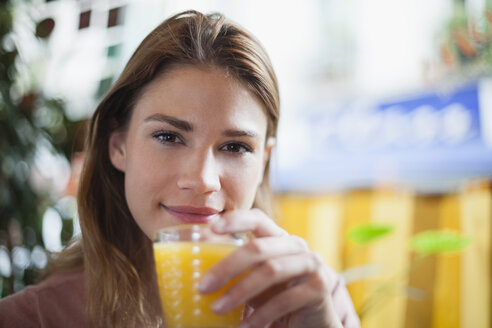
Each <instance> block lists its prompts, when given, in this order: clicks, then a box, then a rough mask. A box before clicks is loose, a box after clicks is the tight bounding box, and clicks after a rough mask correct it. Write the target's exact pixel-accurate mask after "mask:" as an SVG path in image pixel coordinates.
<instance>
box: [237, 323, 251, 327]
mask: <svg viewBox="0 0 492 328" xmlns="http://www.w3.org/2000/svg"><path fill="white" fill-rule="evenodd" d="M238 328H251V325H250V324H249V323H247V322H243V323H241V324H240V325H239V327H238Z"/></svg>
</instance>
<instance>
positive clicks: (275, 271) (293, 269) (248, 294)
mask: <svg viewBox="0 0 492 328" xmlns="http://www.w3.org/2000/svg"><path fill="white" fill-rule="evenodd" d="M321 265H322V263H320V262H319V259H318V258H317V257H316V256H315V255H314V254H313V253H299V254H295V255H288V256H281V257H274V258H271V259H269V260H266V261H263V262H262V263H260V264H258V265H257V266H255V267H254V268H252V269H251V271H250V272H249V273H248V275H247V276H245V277H244V278H242V279H241V280H239V281H238V282H237V283H236V284H235V285H233V286H232V287H231V288H230V289H229V290H228V291H227V292H226V293H225V294H224V295H223V296H222V297H221V298H219V299H218V300H216V302H214V304H213V306H212V308H213V310H214V311H216V312H217V313H219V314H223V313H226V312H228V311H229V310H232V309H234V308H236V307H237V306H239V305H241V304H244V303H246V302H247V301H249V300H252V299H254V298H255V297H256V296H257V295H262V297H263V298H265V299H267V298H271V297H272V296H273V295H274V293H275V294H276V293H278V292H279V291H275V290H273V291H272V294H270V295H265V294H264V292H265V291H267V290H268V289H269V288H270V287H272V285H273V286H275V285H278V284H280V283H282V282H286V281H291V280H293V279H294V278H299V277H302V276H305V275H310V274H312V273H314V272H315V271H317V270H318V269H319V268H320V266H321ZM287 286H288V285H287ZM284 288H285V287H284Z"/></svg>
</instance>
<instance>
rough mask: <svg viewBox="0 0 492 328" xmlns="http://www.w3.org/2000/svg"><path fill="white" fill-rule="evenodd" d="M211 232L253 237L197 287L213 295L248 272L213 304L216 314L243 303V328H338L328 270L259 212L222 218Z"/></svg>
mask: <svg viewBox="0 0 492 328" xmlns="http://www.w3.org/2000/svg"><path fill="white" fill-rule="evenodd" d="M212 229H213V230H215V231H216V232H218V233H234V232H246V231H251V232H252V233H253V234H254V236H255V237H256V238H255V239H252V240H251V241H250V242H249V243H248V244H246V245H245V246H243V247H241V248H239V249H238V250H236V251H235V252H234V254H233V255H231V256H228V257H227V258H226V259H224V260H223V261H221V262H220V263H218V264H217V265H215V266H214V267H212V268H211V269H210V270H209V271H208V272H207V273H206V275H205V276H204V277H203V278H202V280H201V281H200V284H199V289H200V291H201V292H203V293H211V292H214V291H217V290H218V289H220V288H221V287H223V286H224V285H226V284H227V283H228V282H229V281H231V280H232V279H233V278H234V277H237V276H238V275H240V274H242V273H244V272H245V271H247V270H248V272H247V273H246V275H245V276H244V277H243V278H242V279H241V280H239V281H238V282H237V283H236V284H235V285H233V286H232V287H231V288H230V289H229V290H228V291H227V292H226V293H225V294H224V295H223V296H222V297H221V298H219V299H218V300H216V301H215V302H214V304H213V305H212V308H213V310H214V311H215V312H216V313H219V314H223V313H226V312H228V311H230V310H232V309H234V308H236V307H237V306H239V305H240V304H244V303H246V304H247V305H248V306H250V307H252V308H253V309H254V312H253V313H252V314H251V315H250V316H249V317H248V318H246V319H245V321H244V322H243V324H242V325H241V326H240V327H241V328H246V327H265V326H267V325H268V324H272V326H271V327H289V328H294V327H295V328H310V327H313V328H322V327H341V326H342V325H341V323H340V321H339V319H338V317H337V315H336V313H335V310H334V307H333V303H332V299H331V293H330V281H328V274H327V272H326V270H327V268H326V266H325V264H324V263H323V261H322V259H321V257H320V256H319V255H318V254H316V253H314V252H312V251H310V250H309V248H308V246H307V244H306V242H305V241H304V240H303V239H302V238H300V237H297V236H292V235H289V234H288V233H287V232H286V231H285V230H283V229H281V228H280V227H278V226H277V225H276V224H275V223H274V222H273V220H271V219H270V218H269V217H268V216H267V215H266V214H265V213H263V212H262V211H261V210H258V209H252V210H247V211H231V212H227V213H224V214H223V215H222V217H221V218H220V219H219V220H217V221H215V222H214V224H213V225H212Z"/></svg>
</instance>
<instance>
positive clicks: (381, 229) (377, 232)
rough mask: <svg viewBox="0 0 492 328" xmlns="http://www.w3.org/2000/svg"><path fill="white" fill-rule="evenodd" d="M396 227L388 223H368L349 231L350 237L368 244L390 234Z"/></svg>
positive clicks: (359, 242)
mask: <svg viewBox="0 0 492 328" xmlns="http://www.w3.org/2000/svg"><path fill="white" fill-rule="evenodd" d="M393 230H394V227H393V226H391V225H388V224H378V223H366V224H363V225H360V226H357V227H355V228H354V229H352V230H350V231H349V232H348V238H349V239H350V240H352V241H354V242H355V243H357V244H362V245H364V244H367V243H369V242H372V241H375V240H378V239H380V238H382V237H384V236H387V235H389V234H390V233H392V232H393Z"/></svg>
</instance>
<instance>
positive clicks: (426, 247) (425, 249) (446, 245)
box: [410, 230, 471, 255]
mask: <svg viewBox="0 0 492 328" xmlns="http://www.w3.org/2000/svg"><path fill="white" fill-rule="evenodd" d="M470 242H471V238H470V237H467V236H462V235H460V234H459V233H458V232H456V231H449V230H428V231H424V232H421V233H419V234H416V235H415V236H413V237H412V238H411V240H410V248H411V249H412V250H413V251H415V252H417V253H419V254H421V255H431V254H438V253H446V252H457V251H461V250H463V249H465V248H466V246H468V244H469V243H470Z"/></svg>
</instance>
